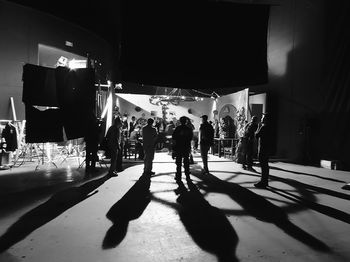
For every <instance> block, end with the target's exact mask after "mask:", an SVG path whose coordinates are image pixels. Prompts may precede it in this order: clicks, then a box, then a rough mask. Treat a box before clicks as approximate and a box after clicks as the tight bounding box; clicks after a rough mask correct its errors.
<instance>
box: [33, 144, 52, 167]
mask: <svg viewBox="0 0 350 262" xmlns="http://www.w3.org/2000/svg"><path fill="white" fill-rule="evenodd" d="M46 144H48V143H46ZM42 146H43V148H42V151H41V159H39V161H38V164H37V166H36V167H35V171H36V170H37V169H39V166H40V165H44V164H45V143H42ZM49 150H50V149H48V148H47V147H46V155H47V158H48V160H49V161H48V162H47V163H46V164H48V165H50V164H52V165H54V166H55V167H56V168H57V165H56V164H55V162H53V161H52V159H51V156H50V153H51V152H50V151H49ZM40 162H41V164H40Z"/></svg>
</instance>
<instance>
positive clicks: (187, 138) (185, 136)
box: [106, 114, 270, 188]
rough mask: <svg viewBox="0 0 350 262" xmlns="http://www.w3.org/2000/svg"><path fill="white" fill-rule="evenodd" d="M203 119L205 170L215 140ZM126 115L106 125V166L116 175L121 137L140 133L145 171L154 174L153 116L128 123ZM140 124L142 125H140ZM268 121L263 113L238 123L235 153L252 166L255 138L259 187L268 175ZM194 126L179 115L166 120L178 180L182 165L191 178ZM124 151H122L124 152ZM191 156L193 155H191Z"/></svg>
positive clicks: (200, 138)
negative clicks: (175, 120)
mask: <svg viewBox="0 0 350 262" xmlns="http://www.w3.org/2000/svg"><path fill="white" fill-rule="evenodd" d="M201 118H202V123H201V125H200V127H199V133H198V145H199V150H200V154H201V158H202V162H203V173H204V174H208V173H209V168H208V152H209V150H210V148H211V147H212V146H213V144H214V137H215V130H214V127H213V125H212V124H211V123H209V122H208V116H207V115H203V116H201ZM125 121H126V118H123V119H120V117H116V118H115V119H114V123H113V125H112V126H111V127H110V128H109V130H108V132H107V135H106V139H107V146H108V148H109V149H110V153H111V165H110V170H109V175H110V176H116V175H117V172H118V171H119V170H120V166H118V156H119V158H120V155H122V154H123V149H122V148H121V145H122V143H121V137H122V136H123V135H122V133H124V136H126V135H127V136H128V137H129V138H130V139H137V134H142V146H141V151H142V152H143V160H144V173H145V174H149V175H152V174H154V172H153V170H152V167H153V159H154V154H155V150H156V145H157V143H158V142H159V136H158V135H159V131H158V130H157V127H156V125H155V120H154V119H153V118H149V119H147V120H145V122H143V123H139V124H137V122H136V119H135V118H134V117H132V120H131V122H130V123H129V124H128V125H127V124H126V123H125ZM142 124H143V126H142V127H141V125H142ZM268 128H269V126H268V125H267V115H266V114H263V117H262V119H261V122H260V123H259V122H258V118H257V117H256V116H253V117H252V118H251V121H250V122H249V123H247V124H245V125H244V126H242V127H241V129H242V130H240V132H241V137H240V140H239V143H238V145H237V152H236V153H237V154H238V155H239V158H240V159H239V161H238V162H241V163H242V167H243V168H244V169H246V170H249V171H255V170H254V169H253V153H254V150H253V146H254V141H255V140H257V141H258V159H259V162H260V167H261V181H260V182H258V183H256V184H255V186H256V187H258V188H265V187H266V186H268V176H269V165H268V160H269V148H270V132H269V129H268ZM193 130H194V126H193V124H192V122H191V120H190V119H189V118H188V117H185V116H182V117H180V119H179V124H177V125H175V124H174V123H169V124H168V126H167V127H166V131H168V132H169V133H171V138H172V156H173V159H175V163H176V174H175V180H177V181H179V180H181V174H182V171H181V170H182V166H183V167H184V173H185V176H186V178H187V179H189V178H190V164H191V160H192V161H193V157H192V154H191V151H192V148H193V143H192V142H193V137H194V135H193ZM124 154H125V153H124ZM191 158H192V159H191Z"/></svg>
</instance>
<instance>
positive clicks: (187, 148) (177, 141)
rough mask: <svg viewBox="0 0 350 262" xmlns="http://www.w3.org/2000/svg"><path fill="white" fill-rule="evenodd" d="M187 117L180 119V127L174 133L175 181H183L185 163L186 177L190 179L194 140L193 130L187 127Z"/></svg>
mask: <svg viewBox="0 0 350 262" xmlns="http://www.w3.org/2000/svg"><path fill="white" fill-rule="evenodd" d="M187 119H188V118H187V117H185V116H182V117H180V123H181V124H180V125H179V126H177V127H176V128H175V130H174V133H173V136H172V138H173V150H174V156H175V162H176V174H175V180H181V166H182V161H183V163H184V169H185V176H186V178H190V162H189V156H190V152H191V140H192V138H193V131H192V128H191V127H189V126H188V125H187Z"/></svg>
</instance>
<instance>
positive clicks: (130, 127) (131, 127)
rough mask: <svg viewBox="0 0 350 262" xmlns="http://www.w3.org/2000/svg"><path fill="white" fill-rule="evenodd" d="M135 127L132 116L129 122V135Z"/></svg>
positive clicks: (134, 118) (134, 119) (134, 120)
mask: <svg viewBox="0 0 350 262" xmlns="http://www.w3.org/2000/svg"><path fill="white" fill-rule="evenodd" d="M135 127H136V117H135V116H132V117H131V121H130V123H129V135H130V134H131V132H132V131H134V129H135Z"/></svg>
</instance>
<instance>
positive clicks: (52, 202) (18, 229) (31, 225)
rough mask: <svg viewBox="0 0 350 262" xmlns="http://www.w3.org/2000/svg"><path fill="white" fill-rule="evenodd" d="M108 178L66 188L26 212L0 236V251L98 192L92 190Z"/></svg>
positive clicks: (104, 177)
mask: <svg viewBox="0 0 350 262" xmlns="http://www.w3.org/2000/svg"><path fill="white" fill-rule="evenodd" d="M107 179H108V177H106V176H103V177H101V178H99V179H95V180H92V181H89V182H86V183H84V184H82V185H81V186H78V187H70V188H67V189H64V190H62V191H60V192H58V193H56V194H54V195H53V196H52V197H51V198H50V199H49V200H47V201H46V202H45V203H43V204H41V205H39V206H37V207H36V208H34V209H32V210H31V211H29V212H28V213H26V214H24V215H23V216H22V217H20V218H19V219H18V221H16V222H15V223H14V224H13V225H12V226H10V227H9V228H8V229H7V231H6V232H5V234H3V235H2V236H1V237H0V253H2V252H3V251H5V250H7V249H8V248H10V247H11V246H12V245H14V244H16V243H17V242H19V241H21V240H23V239H24V238H25V237H26V236H28V235H29V234H30V233H31V232H33V231H34V230H36V229H37V228H39V227H41V226H42V225H44V224H46V223H47V222H49V221H51V220H52V219H54V218H56V217H57V216H59V215H60V214H62V213H63V212H64V211H66V210H67V209H69V208H71V207H73V206H74V205H76V204H78V203H79V202H81V201H83V200H85V199H87V198H88V197H90V196H92V195H94V194H96V193H97V192H98V191H97V190H96V191H94V192H92V191H93V190H95V189H96V188H98V187H99V186H101V185H102V184H103V183H104V182H105V181H106V180H107ZM91 192H92V193H91Z"/></svg>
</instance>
